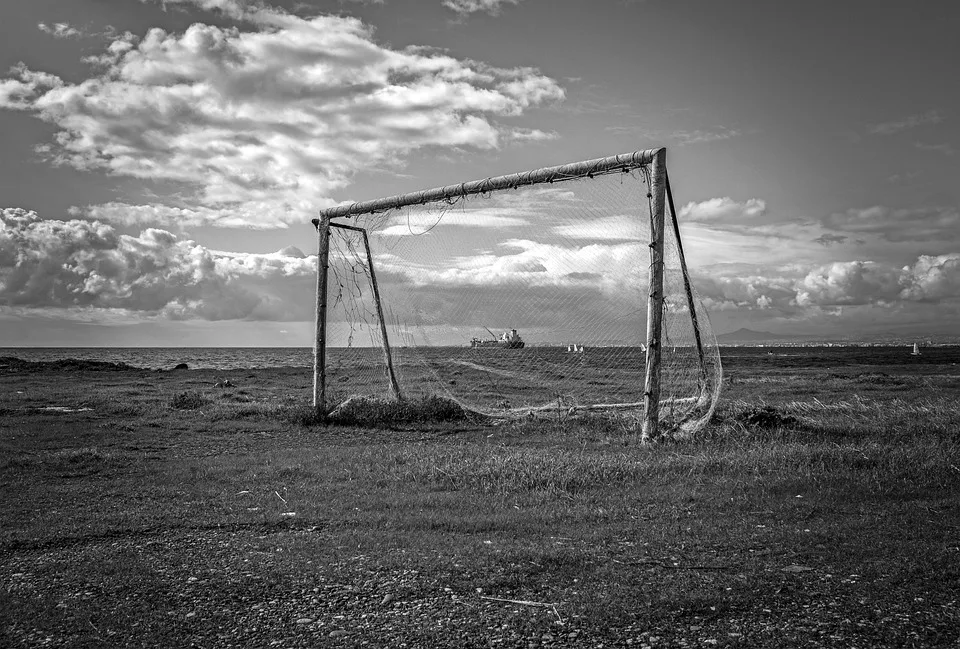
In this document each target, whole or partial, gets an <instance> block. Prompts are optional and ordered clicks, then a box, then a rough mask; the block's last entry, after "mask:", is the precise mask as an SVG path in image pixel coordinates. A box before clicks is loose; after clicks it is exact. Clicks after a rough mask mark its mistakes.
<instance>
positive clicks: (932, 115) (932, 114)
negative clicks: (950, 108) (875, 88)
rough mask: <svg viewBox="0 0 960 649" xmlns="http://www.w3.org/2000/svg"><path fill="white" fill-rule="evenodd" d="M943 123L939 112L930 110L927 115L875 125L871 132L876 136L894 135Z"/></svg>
mask: <svg viewBox="0 0 960 649" xmlns="http://www.w3.org/2000/svg"><path fill="white" fill-rule="evenodd" d="M942 121H943V117H942V116H941V115H940V113H939V111H936V110H928V111H927V112H925V113H918V114H915V115H908V116H907V117H904V118H903V119H898V120H893V121H889V122H881V123H880V124H874V125H872V126H871V127H870V132H871V133H873V134H875V135H893V134H894V133H899V132H901V131H906V130H909V129H912V128H917V127H918V126H925V125H928V124H939V123H940V122H942Z"/></svg>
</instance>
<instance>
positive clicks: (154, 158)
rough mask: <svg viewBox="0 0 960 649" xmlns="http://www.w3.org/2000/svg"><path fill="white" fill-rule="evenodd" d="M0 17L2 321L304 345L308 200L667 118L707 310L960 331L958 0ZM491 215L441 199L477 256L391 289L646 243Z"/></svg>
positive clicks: (326, 2) (154, 340)
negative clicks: (464, 216)
mask: <svg viewBox="0 0 960 649" xmlns="http://www.w3.org/2000/svg"><path fill="white" fill-rule="evenodd" d="M0 24H3V25H4V38H3V39H2V40H0V133H2V135H3V140H2V141H3V147H2V148H0V218H2V222H3V228H2V231H0V346H7V347H10V346H110V345H116V346H139V345H142V346H190V345H196V346H247V345H252V346H285V345H296V346H310V345H311V344H312V341H313V327H314V325H313V318H314V309H315V305H314V290H315V289H314V287H315V278H316V257H315V254H316V236H315V231H314V229H313V227H312V226H311V225H310V219H311V218H315V217H316V215H317V213H318V211H319V210H320V209H322V208H325V207H330V206H333V205H337V204H341V203H344V202H353V201H358V200H368V199H372V198H376V197H380V196H388V195H393V194H398V193H404V192H409V191H415V190H419V189H426V188H431V187H436V186H441V185H448V184H452V183H457V182H462V181H467V180H473V179H476V178H485V177H489V176H495V175H500V174H507V173H512V172H518V171H523V170H527V169H533V168H537V167H542V166H549V165H556V164H563V163H566V162H573V161H577V160H584V159H590V158H597V157H603V156H607V155H613V154H617V153H624V152H629V151H635V150H640V149H648V148H655V147H660V146H663V147H666V148H667V152H668V153H667V156H668V168H669V170H670V178H671V184H672V186H673V191H674V194H675V196H676V199H677V201H678V208H679V209H678V211H679V216H680V222H681V232H682V236H683V242H684V246H685V249H686V252H687V258H688V263H689V264H690V270H691V274H692V276H693V281H694V284H695V286H696V288H697V290H698V292H699V294H700V295H701V297H702V299H703V302H704V304H705V305H706V307H707V309H708V311H709V313H710V318H711V321H712V322H713V326H714V329H715V330H716V331H717V332H719V333H723V332H729V331H734V330H736V329H738V328H741V327H747V328H751V329H754V330H762V331H770V332H775V333H784V334H805V335H811V336H813V335H820V336H831V335H837V336H839V335H845V336H851V335H852V336H857V335H862V336H864V337H868V336H871V335H880V334H897V335H903V336H905V337H920V338H929V337H937V336H951V335H955V336H960V183H958V180H960V86H958V84H957V83H956V77H957V72H956V66H957V61H960V39H958V38H957V25H958V24H960V6H958V5H957V4H956V3H953V2H948V1H940V0H936V1H934V0H931V1H928V2H924V3H921V4H915V5H911V4H909V3H898V2H876V1H875V0H870V1H865V0H864V1H861V0H843V1H841V2H835V1H831V2H825V1H808V2H803V3H795V2H769V1H766V0H749V1H748V0H726V1H724V2H717V1H716V0H376V1H374V0H368V1H366V2H361V1H355V0H264V1H253V0H32V1H31V2H5V3H2V4H0ZM514 207H516V206H514ZM618 216H620V213H619V212H616V211H611V212H604V213H602V214H601V217H602V218H608V219H610V218H616V217H618ZM509 218H511V217H510V216H509V215H506V216H505V215H504V214H503V213H500V214H499V215H497V214H492V215H490V216H489V218H487V219H486V220H484V221H483V223H482V224H481V225H475V224H472V225H470V226H469V227H462V228H461V230H462V232H461V235H460V237H459V239H457V238H455V239H454V241H455V244H451V245H455V246H460V248H462V249H458V250H457V251H456V255H455V256H456V258H457V260H458V263H463V264H464V268H467V269H469V271H470V272H465V273H459V274H458V273H450V272H443V273H441V272H440V267H439V266H436V265H435V267H434V268H432V269H431V268H430V267H429V265H428V264H427V265H425V264H420V265H419V266H417V267H416V268H414V269H412V270H411V269H409V268H408V269H404V268H403V267H402V264H401V266H398V265H397V264H398V260H396V259H391V258H389V257H385V256H384V257H379V258H378V257H375V262H376V264H377V265H380V264H381V263H382V264H383V266H384V268H385V271H384V274H385V278H386V280H387V284H388V286H387V287H385V290H386V288H389V284H390V278H391V277H392V278H393V279H394V280H395V282H400V281H403V282H406V283H407V285H408V287H409V286H411V285H412V286H415V287H416V288H418V289H422V288H423V287H424V286H426V285H428V284H429V282H430V281H432V280H431V277H432V278H433V280H437V279H440V280H442V283H443V286H444V291H445V295H452V296H457V295H463V296H465V299H467V297H466V296H470V295H472V294H473V293H474V292H475V291H476V290H477V286H478V284H483V283H482V282H479V280H478V279H477V278H481V277H482V278H485V282H486V284H485V286H487V287H488V288H489V289H490V290H492V291H493V292H494V294H496V290H497V288H498V287H502V286H505V285H507V284H510V282H514V283H516V281H518V280H519V279H523V278H531V277H534V275H533V274H532V273H534V272H536V273H540V275H536V278H539V279H537V280H536V281H531V282H530V291H531V293H530V295H533V296H537V295H546V293H539V294H538V292H537V291H545V290H547V288H549V287H552V288H550V290H557V287H561V288H562V289H563V290H564V291H566V292H567V294H569V295H579V296H581V297H582V298H583V299H582V300H581V302H580V305H581V306H580V308H581V309H584V310H589V309H590V308H593V307H594V306H595V304H594V301H593V297H595V295H597V294H598V293H602V292H603V290H604V289H603V286H605V285H606V284H604V282H603V281H602V277H601V276H602V275H603V274H604V273H606V274H607V275H609V276H615V277H619V278H621V279H622V278H624V277H629V276H630V275H629V273H627V272H626V271H625V270H623V269H622V268H621V267H620V266H618V265H617V264H619V263H620V262H619V261H618V260H619V259H621V258H622V257H623V253H624V250H627V252H628V253H629V252H630V250H632V249H628V248H624V246H625V245H626V244H629V245H631V246H633V247H634V248H633V249H637V250H640V249H641V248H642V246H638V244H637V243H636V242H624V241H614V240H609V239H604V237H603V236H602V235H598V232H599V231H600V229H599V226H600V225H602V223H596V224H594V225H595V226H597V227H595V228H594V229H593V230H592V231H587V230H589V228H587V229H584V228H583V227H580V228H579V230H577V231H576V233H575V232H574V231H573V230H571V229H570V228H575V226H574V224H569V223H568V224H566V225H558V226H554V229H552V230H551V231H552V232H554V233H555V234H557V233H559V232H560V231H559V230H556V228H557V227H560V228H563V227H565V228H567V229H568V230H567V232H566V234H569V235H573V234H577V235H578V236H565V238H563V240H562V241H559V240H557V241H553V240H537V239H536V230H537V228H536V227H535V224H532V223H531V222H526V221H524V222H523V223H520V222H521V221H523V218H521V217H516V215H514V217H513V218H514V219H515V220H514V221H512V222H511V221H509V220H508V221H507V222H504V221H503V219H509ZM394 225H396V224H394ZM520 225H525V226H531V225H533V226H534V227H532V228H528V229H527V230H525V231H524V232H525V234H524V235H523V236H522V237H521V236H519V235H518V233H517V232H510V229H511V228H512V227H514V226H520ZM495 229H497V230H499V231H501V232H502V233H503V232H505V233H506V234H505V238H504V239H503V240H502V241H500V242H499V243H490V242H485V240H484V238H483V237H484V236H485V234H484V233H487V234H489V233H490V232H492V231H493V230H495ZM542 230H543V228H541V231H542ZM388 236H389V235H388ZM630 254H632V253H630ZM627 256H629V255H627ZM588 258H589V259H590V260H592V261H589V262H585V261H584V260H585V259H588ZM558 260H569V264H578V263H580V264H583V263H593V264H594V265H595V266H596V269H595V270H596V273H594V271H593V270H591V269H590V268H586V266H584V267H583V268H582V269H581V270H580V271H572V270H571V268H573V266H570V265H569V264H566V263H559V262H558ZM401 261H402V260H401ZM438 263H439V262H438ZM540 268H542V269H543V270H540ZM591 268H592V267H591ZM554 269H556V270H554ZM601 270H602V272H601ZM511 273H513V276H511ZM591 273H593V275H591ZM545 278H546V279H545ZM594 278H596V279H597V284H596V285H593V284H591V281H592V280H593V279H594ZM578 291H579V293H578ZM592 305H593V306H592ZM510 324H511V323H510V322H509V316H508V315H506V314H504V315H503V316H502V317H500V318H499V320H498V321H497V322H493V323H491V325H492V326H510ZM519 324H520V325H521V326H522V325H523V324H524V323H523V322H520V323H519ZM513 325H514V326H517V323H513Z"/></svg>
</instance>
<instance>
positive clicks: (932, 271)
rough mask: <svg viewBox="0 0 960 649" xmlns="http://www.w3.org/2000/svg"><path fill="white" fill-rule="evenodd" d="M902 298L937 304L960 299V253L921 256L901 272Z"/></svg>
mask: <svg viewBox="0 0 960 649" xmlns="http://www.w3.org/2000/svg"><path fill="white" fill-rule="evenodd" d="M900 283H901V284H902V285H903V290H902V291H901V293H900V296H901V297H902V298H903V299H906V300H915V301H918V302H935V301H937V300H942V299H948V298H955V297H960V253H951V254H948V255H937V256H935V257H933V256H929V255H921V256H920V258H919V259H917V261H916V263H915V264H913V265H912V266H905V267H904V268H903V269H902V271H901V278H900Z"/></svg>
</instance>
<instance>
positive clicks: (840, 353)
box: [0, 345, 960, 370]
mask: <svg viewBox="0 0 960 649" xmlns="http://www.w3.org/2000/svg"><path fill="white" fill-rule="evenodd" d="M534 349H537V348H530V350H529V351H534ZM557 349H558V350H559V351H562V348H557ZM911 349H912V348H911V347H910V346H906V345H896V346H893V345H891V346H856V345H842V346H797V345H793V346H784V347H775V346H765V347H763V346H721V347H720V356H721V359H722V361H723V364H724V366H730V365H733V366H740V365H744V366H752V365H757V364H759V363H762V364H768V363H772V364H775V365H783V366H797V367H800V366H806V367H817V366H820V367H824V366H834V365H859V364H865V365H883V364H899V363H904V362H908V363H911V364H924V365H925V364H950V365H952V364H955V363H958V362H960V346H957V345H940V346H932V347H926V348H923V350H922V354H921V355H919V356H913V355H911V353H910V351H911ZM370 351H371V352H372V353H376V352H373V350H370ZM452 351H453V350H452V349H447V350H446V353H450V352H452ZM458 351H461V352H462V350H458ZM587 351H588V352H589V349H588V350H587ZM339 352H342V350H339V349H338V348H332V349H329V350H328V355H329V356H330V357H331V358H336V357H337V356H338V353H339ZM434 352H435V353H437V354H441V355H443V354H444V353H445V352H444V350H443V349H441V348H437V349H436V350H434ZM4 356H13V357H16V358H20V359H23V360H27V361H57V360H63V359H68V358H74V359H78V360H92V361H106V362H110V363H126V364H127V365H132V366H133V367H141V368H146V369H170V368H172V367H174V366H176V365H177V364H179V363H186V364H187V365H188V366H189V367H190V368H191V369H216V370H234V369H255V368H268V367H304V368H309V367H313V349H312V348H310V347H0V357H4Z"/></svg>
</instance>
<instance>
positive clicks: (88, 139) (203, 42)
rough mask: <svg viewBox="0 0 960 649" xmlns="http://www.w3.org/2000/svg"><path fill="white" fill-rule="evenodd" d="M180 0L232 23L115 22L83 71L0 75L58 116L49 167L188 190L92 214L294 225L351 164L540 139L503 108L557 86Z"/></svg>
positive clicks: (356, 28)
mask: <svg viewBox="0 0 960 649" xmlns="http://www.w3.org/2000/svg"><path fill="white" fill-rule="evenodd" d="M186 3H189V4H191V5H195V6H199V7H201V8H203V9H207V10H211V11H216V12H220V13H223V14H226V15H228V16H231V17H235V18H237V19H238V20H239V21H240V22H239V24H240V26H235V27H219V26H214V25H207V24H203V23H194V24H193V25H191V26H190V27H189V28H187V29H186V31H184V32H182V33H170V32H166V31H164V30H162V29H151V30H149V31H148V32H147V33H146V34H145V35H144V36H143V37H142V38H141V37H138V36H136V35H133V34H130V33H126V34H123V35H115V36H113V38H112V41H111V42H110V44H109V46H108V47H107V48H106V50H105V51H103V52H102V53H100V54H99V55H95V56H92V57H90V58H89V61H90V62H91V64H93V65H94V67H95V69H96V73H95V74H94V75H92V76H91V77H90V78H88V79H86V80H83V81H80V82H79V83H71V82H66V81H64V80H62V79H60V78H59V77H57V76H55V75H52V74H49V73H44V72H37V71H33V70H31V69H29V68H27V67H26V66H23V65H20V66H18V67H17V68H15V69H14V70H13V71H12V72H11V74H10V76H8V77H7V78H5V79H2V80H0V107H2V108H7V109H11V110H20V111H25V112H28V113H31V114H33V115H35V116H36V117H38V118H40V119H42V120H44V121H46V122H48V123H50V124H53V125H54V126H55V127H56V128H57V135H56V138H55V143H54V145H53V147H52V150H51V151H50V153H49V155H51V156H52V157H53V159H54V160H55V161H56V162H58V163H59V164H64V165H69V166H72V167H75V168H78V169H84V170H94V171H97V170H99V171H103V172H106V173H109V174H111V175H116V176H126V177H131V178H137V179H143V180H150V181H165V182H167V183H173V184H174V185H179V186H180V187H181V188H182V189H181V190H179V191H178V193H179V195H180V196H184V195H187V196H188V199H187V200H186V201H185V202H184V201H181V202H180V205H178V206H169V205H151V206H144V205H129V206H126V207H124V205H123V204H122V203H111V204H108V205H104V206H99V207H94V208H90V210H89V212H88V215H89V216H91V217H93V218H101V219H106V218H111V219H116V221H117V222H118V223H122V224H132V223H148V222H149V223H152V224H155V225H161V226H170V225H171V224H174V223H177V222H182V220H184V219H185V220H186V221H187V222H188V223H191V224H203V225H220V226H230V227H232V226H236V225H241V224H243V225H249V226H254V227H277V226H278V225H280V226H282V225H286V224H289V223H294V222H305V221H307V220H308V219H309V218H311V217H312V216H313V214H314V213H315V211H316V209H317V208H319V207H324V206H329V205H331V204H333V203H334V200H333V199H332V198H331V196H332V195H333V194H334V193H335V192H336V190H338V189H342V188H343V187H345V186H346V185H347V184H348V183H349V182H350V180H351V178H352V176H353V174H355V173H356V172H357V171H358V170H361V169H364V168H367V167H370V166H374V165H377V166H384V165H385V166H388V167H389V166H395V165H398V164H400V163H401V162H402V160H403V159H404V158H405V157H406V156H408V155H409V154H411V153H412V152H414V151H416V150H418V149H423V148H426V147H445V148H450V147H454V148H458V147H472V148H479V149H494V148H497V147H500V146H501V145H502V144H503V143H504V142H505V141H509V140H518V139H519V140H523V139H528V140H529V139H544V138H547V137H550V134H547V133H545V132H543V131H538V130H535V129H529V130H524V129H517V128H515V127H512V126H510V125H508V124H506V123H504V121H503V120H504V119H506V118H512V117H516V116H520V115H522V114H523V113H524V112H525V111H527V110H529V109H531V108H535V107H537V106H542V105H545V104H548V103H552V102H556V101H560V100H562V99H563V97H564V90H563V89H562V88H561V87H560V85H559V84H558V83H557V82H556V81H555V80H553V79H551V78H549V77H546V76H544V75H542V74H541V73H540V72H539V71H538V70H536V69H534V68H529V67H517V68H499V67H494V66H490V65H486V64H484V63H481V62H477V61H471V60H462V59H457V58H454V57H452V56H449V55H447V54H445V53H443V52H438V51H435V50H431V49H429V48H422V47H407V48H404V49H392V48H389V47H386V46H383V45H380V44H379V43H377V42H376V40H375V38H374V34H373V31H372V29H371V28H370V27H369V26H367V25H365V24H364V23H362V22H361V21H360V20H358V19H355V18H350V17H345V16H333V15H318V16H313V17H307V18H304V17H299V16H295V15H292V14H288V13H285V12H284V11H282V10H280V9H275V8H270V7H267V6H265V5H261V4H256V3H252V2H242V1H240V0H176V1H174V0H167V2H166V3H165V4H167V5H172V4H186ZM191 192H193V193H192V195H191Z"/></svg>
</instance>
